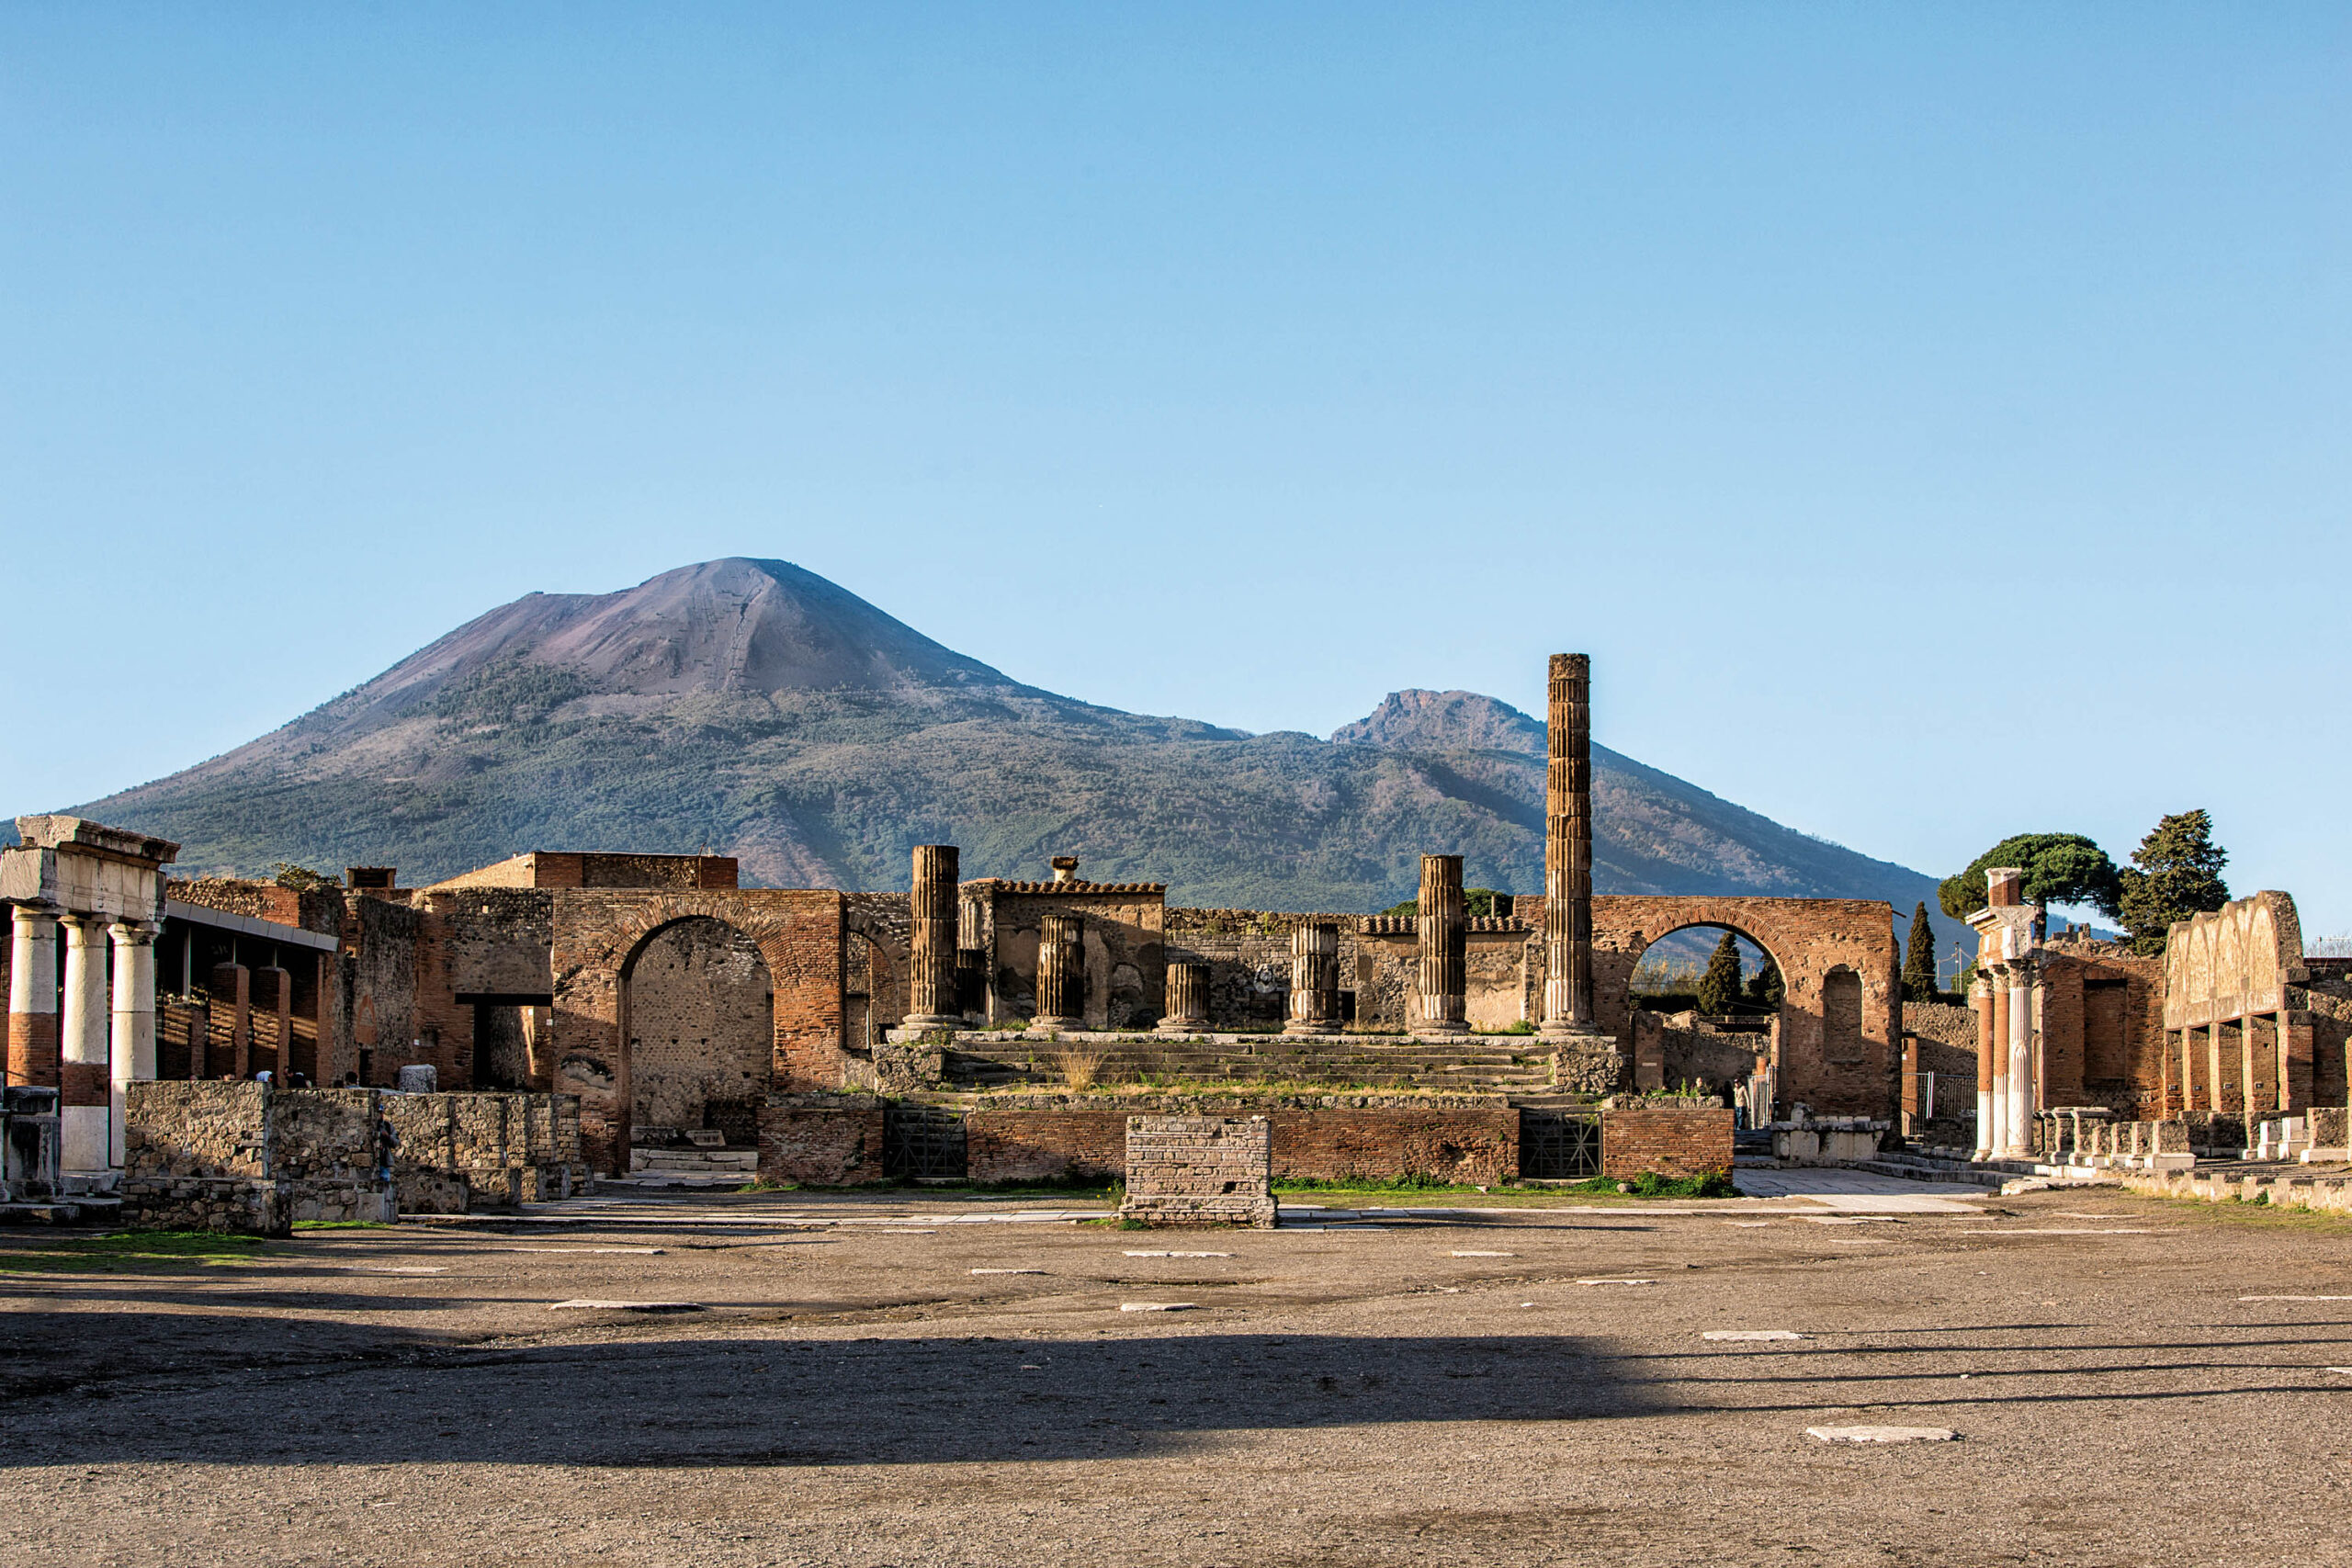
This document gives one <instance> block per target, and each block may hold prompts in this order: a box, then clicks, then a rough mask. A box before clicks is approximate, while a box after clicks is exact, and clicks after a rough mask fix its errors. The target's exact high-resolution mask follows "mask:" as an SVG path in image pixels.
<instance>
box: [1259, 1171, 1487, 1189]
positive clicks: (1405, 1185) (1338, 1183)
mask: <svg viewBox="0 0 2352 1568" xmlns="http://www.w3.org/2000/svg"><path fill="white" fill-rule="evenodd" d="M1502 1185H1504V1184H1503V1183H1501V1182H1489V1183H1487V1185H1486V1186H1485V1187H1472V1186H1466V1185H1464V1184H1463V1183H1461V1182H1458V1181H1448V1180H1446V1179H1444V1178H1442V1177H1438V1176H1429V1175H1424V1174H1422V1173H1421V1172H1419V1171H1408V1172H1407V1173H1406V1174H1405V1175H1403V1176H1393V1177H1385V1178H1378V1177H1349V1178H1342V1179H1339V1180H1325V1179H1322V1178H1320V1177H1314V1176H1295V1177H1285V1178H1283V1179H1281V1180H1278V1181H1276V1182H1275V1183H1274V1190H1275V1191H1277V1192H1470V1193H1485V1192H1488V1191H1491V1190H1493V1189H1494V1188H1496V1187H1499V1186H1502Z"/></svg>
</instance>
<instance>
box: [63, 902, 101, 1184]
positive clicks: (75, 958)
mask: <svg viewBox="0 0 2352 1568" xmlns="http://www.w3.org/2000/svg"><path fill="white" fill-rule="evenodd" d="M57 923H58V924H59V925H60V926H62V928H64V936H65V994H64V995H63V997H62V998H60V1003H61V1005H60V1007H59V1010H58V1031H57V1032H58V1071H57V1087H58V1089H60V1090H61V1091H62V1092H61V1093H60V1094H59V1095H58V1097H57V1163H58V1166H59V1168H61V1169H63V1170H69V1171H78V1172H82V1173H84V1174H87V1173H89V1172H92V1171H101V1170H104V1169H106V1168H107V928H106V922H105V921H104V920H102V919H98V918H97V917H96V916H95V915H76V914H66V915H61V916H59V917H58V920H57Z"/></svg>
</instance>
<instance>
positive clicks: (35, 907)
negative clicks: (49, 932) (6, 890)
mask: <svg viewBox="0 0 2352 1568" xmlns="http://www.w3.org/2000/svg"><path fill="white" fill-rule="evenodd" d="M8 912H9V914H10V915H11V916H13V917H14V918H15V919H17V922H18V923H19V924H23V925H30V924H32V923H33V922H34V921H36V920H48V921H51V922H52V923H54V922H55V920H56V919H57V918H58V917H59V916H60V915H62V914H63V913H65V907H64V906H63V905H62V904H52V903H51V902H50V901H49V900H48V899H46V898H11V899H9V900H8Z"/></svg>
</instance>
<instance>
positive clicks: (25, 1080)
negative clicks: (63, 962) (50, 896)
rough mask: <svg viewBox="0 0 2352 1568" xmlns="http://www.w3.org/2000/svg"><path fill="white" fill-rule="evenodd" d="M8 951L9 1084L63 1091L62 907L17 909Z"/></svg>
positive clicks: (37, 906)
mask: <svg viewBox="0 0 2352 1568" xmlns="http://www.w3.org/2000/svg"><path fill="white" fill-rule="evenodd" d="M10 925H11V931H10V946H9V949H8V1081H9V1082H10V1083H12V1084H30V1085H33V1086H35V1087H36V1088H40V1089H55V1088H56V1087H57V907H56V906H55V905H53V904H18V905H16V906H14V918H13V919H12V920H11V922H10Z"/></svg>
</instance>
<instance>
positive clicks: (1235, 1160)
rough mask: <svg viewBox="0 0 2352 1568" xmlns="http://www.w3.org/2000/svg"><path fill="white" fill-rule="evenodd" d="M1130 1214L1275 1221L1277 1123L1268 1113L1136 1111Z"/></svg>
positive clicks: (1129, 1125)
mask: <svg viewBox="0 0 2352 1568" xmlns="http://www.w3.org/2000/svg"><path fill="white" fill-rule="evenodd" d="M1125 1141H1126V1156H1127V1157H1126V1181H1127V1195H1126V1201H1125V1202H1123V1203H1122V1204H1121V1205H1120V1206H1119V1213H1120V1214H1121V1215H1122V1216H1124V1217H1125V1218H1127V1219H1131V1220H1141V1221H1143V1222H1144V1223H1146V1224H1154V1225H1219V1224H1222V1225H1250V1226H1254V1227H1257V1228H1259V1229H1262V1230H1272V1228H1273V1225H1274V1192H1273V1151H1272V1126H1271V1125H1270V1123H1269V1122H1267V1121H1266V1119H1265V1118H1264V1117H1262V1116H1250V1117H1241V1116H1131V1117H1129V1118H1128V1119H1127V1122H1126V1128H1125Z"/></svg>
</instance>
